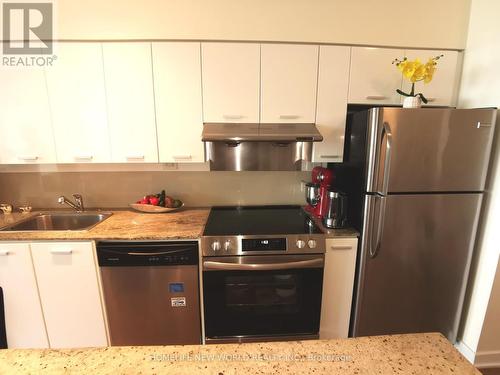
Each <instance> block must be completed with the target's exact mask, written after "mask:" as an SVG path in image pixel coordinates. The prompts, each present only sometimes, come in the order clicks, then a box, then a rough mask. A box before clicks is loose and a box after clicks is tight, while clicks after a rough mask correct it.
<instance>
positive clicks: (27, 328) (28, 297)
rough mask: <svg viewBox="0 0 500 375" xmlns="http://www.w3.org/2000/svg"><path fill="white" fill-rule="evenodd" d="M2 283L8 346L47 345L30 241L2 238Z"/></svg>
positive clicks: (0, 267)
mask: <svg viewBox="0 0 500 375" xmlns="http://www.w3.org/2000/svg"><path fill="white" fill-rule="evenodd" d="M0 286H1V287H2V288H3V294H4V301H5V303H4V305H5V325H6V328H7V343H8V345H9V348H12V349H17V348H48V347H49V342H48V340H47V332H46V331H45V323H44V320H43V314H42V307H41V305H40V298H39V296H38V290H37V285H36V279H35V272H34V270H33V263H32V262H31V255H30V245H29V244H28V243H22V242H19V243H6V242H0Z"/></svg>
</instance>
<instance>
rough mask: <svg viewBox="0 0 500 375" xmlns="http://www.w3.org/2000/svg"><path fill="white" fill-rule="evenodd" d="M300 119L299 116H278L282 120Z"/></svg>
mask: <svg viewBox="0 0 500 375" xmlns="http://www.w3.org/2000/svg"><path fill="white" fill-rule="evenodd" d="M298 118H300V116H299V115H280V119H282V120H295V119H298Z"/></svg>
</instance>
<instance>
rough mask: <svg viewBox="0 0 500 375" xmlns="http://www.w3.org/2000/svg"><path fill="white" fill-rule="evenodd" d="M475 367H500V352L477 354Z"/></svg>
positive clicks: (492, 351) (480, 352)
mask: <svg viewBox="0 0 500 375" xmlns="http://www.w3.org/2000/svg"><path fill="white" fill-rule="evenodd" d="M474 365H475V366H476V367H478V368H487V367H500V350H487V351H486V350H485V351H479V352H477V353H476V359H475V360H474Z"/></svg>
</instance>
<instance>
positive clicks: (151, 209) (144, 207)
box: [130, 203, 184, 214]
mask: <svg viewBox="0 0 500 375" xmlns="http://www.w3.org/2000/svg"><path fill="white" fill-rule="evenodd" d="M130 207H132V208H133V209H134V210H136V211H140V212H147V213H152V214H155V213H156V214H160V213H165V212H173V211H177V210H180V209H181V208H182V207H184V203H182V204H181V205H180V206H179V207H161V206H153V205H152V204H141V203H131V204H130Z"/></svg>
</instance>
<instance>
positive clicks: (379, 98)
mask: <svg viewBox="0 0 500 375" xmlns="http://www.w3.org/2000/svg"><path fill="white" fill-rule="evenodd" d="M366 99H373V100H384V99H388V98H387V96H385V95H368V96H367V97H366Z"/></svg>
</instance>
